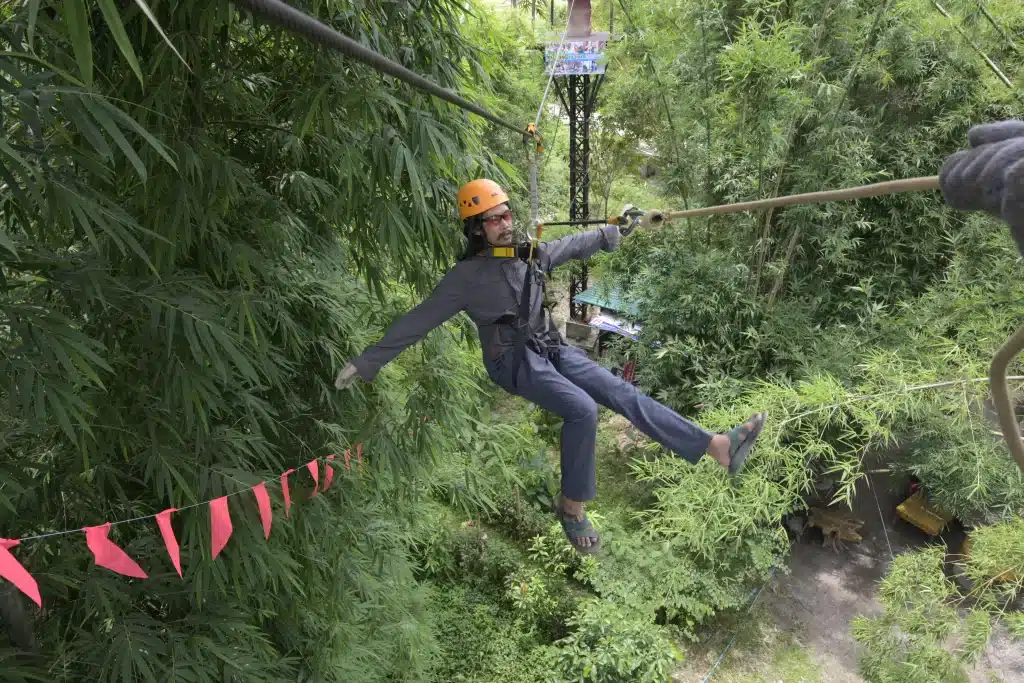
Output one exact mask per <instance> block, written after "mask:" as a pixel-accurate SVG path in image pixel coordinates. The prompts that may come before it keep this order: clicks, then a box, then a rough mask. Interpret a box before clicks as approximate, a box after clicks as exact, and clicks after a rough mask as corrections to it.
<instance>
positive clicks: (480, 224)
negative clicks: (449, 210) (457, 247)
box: [459, 216, 487, 261]
mask: <svg viewBox="0 0 1024 683" xmlns="http://www.w3.org/2000/svg"><path fill="white" fill-rule="evenodd" d="M462 234H463V235H464V236H465V237H466V250H465V251H464V252H462V256H460V257H459V260H460V261H465V260H466V259H468V258H473V257H474V256H476V255H477V254H479V253H480V252H481V251H483V250H484V249H485V248H486V247H487V233H485V232H484V219H483V218H482V217H480V216H470V217H469V218H467V219H466V220H464V221H463V222H462Z"/></svg>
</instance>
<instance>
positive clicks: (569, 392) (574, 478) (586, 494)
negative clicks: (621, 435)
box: [335, 180, 765, 553]
mask: <svg viewBox="0 0 1024 683" xmlns="http://www.w3.org/2000/svg"><path fill="white" fill-rule="evenodd" d="M508 201H509V200H508V196H506V194H505V192H504V191H503V190H502V189H501V188H500V187H499V186H498V185H497V183H495V182H493V181H490V180H474V181H472V182H470V183H467V184H466V185H464V186H463V187H462V188H461V189H460V190H459V193H458V204H459V216H460V218H461V219H462V221H463V230H464V233H465V236H466V251H465V253H464V254H463V256H462V257H461V258H460V259H459V262H458V263H457V264H456V265H455V267H454V268H452V269H451V270H450V271H448V273H447V274H446V275H445V276H444V277H443V278H442V279H441V282H440V283H438V285H437V287H436V288H435V289H434V291H433V292H432V293H431V294H430V297H429V298H428V299H427V300H426V301H424V302H423V303H421V304H420V305H418V306H416V307H415V308H414V309H413V310H412V311H410V312H409V313H407V314H406V315H404V316H403V317H402V318H400V319H399V320H398V321H396V322H395V323H394V324H393V325H392V326H391V327H390V328H389V329H388V331H387V332H386V333H385V335H384V337H383V338H382V339H381V340H380V341H379V342H377V343H376V344H374V345H373V346H371V347H370V348H368V349H366V350H365V351H364V352H363V354H362V355H361V356H359V357H358V358H355V359H354V360H352V361H351V362H350V363H347V364H346V365H345V367H344V369H342V371H341V372H340V373H339V374H338V378H337V380H336V381H335V387H337V388H338V389H344V388H346V387H348V386H349V385H351V384H352V382H354V381H355V378H356V376H357V375H358V376H359V377H361V378H362V379H363V380H365V381H367V382H370V381H373V379H374V377H376V376H377V373H378V372H379V371H380V369H381V368H382V367H384V366H385V365H386V364H387V363H389V362H390V361H391V360H392V359H394V358H395V357H396V356H397V355H398V354H399V353H401V352H402V351H403V350H404V349H406V348H407V347H409V346H412V345H413V344H415V343H416V342H418V341H419V340H421V339H423V337H425V336H426V335H427V333H428V332H430V331H431V330H432V329H434V328H435V327H438V326H439V325H441V324H442V323H444V322H445V321H447V320H448V319H450V318H452V317H453V316H455V315H456V314H457V313H459V312H461V311H465V312H466V313H468V314H469V317H470V318H471V319H472V320H473V322H474V323H475V324H476V326H477V329H478V331H479V334H480V346H481V347H482V349H483V360H484V366H485V367H486V369H487V374H488V376H489V377H490V378H491V379H492V380H493V381H494V382H495V383H496V384H497V385H498V386H500V387H501V388H502V389H504V390H505V391H507V392H509V393H510V394H514V395H516V396H521V397H523V398H525V399H526V400H528V401H530V402H532V403H534V404H536V405H537V406H539V407H540V408H542V409H544V410H548V411H550V412H552V413H554V414H556V415H558V416H559V417H561V418H562V420H563V421H564V422H563V425H562V438H561V465H562V491H561V494H560V495H559V497H558V500H557V501H556V504H555V510H556V514H557V515H558V519H559V521H560V522H561V524H562V529H563V530H564V531H565V534H566V536H567V537H568V539H569V541H570V542H571V543H572V545H573V547H574V548H576V549H577V550H578V551H580V552H583V553H594V552H596V551H597V550H598V549H599V547H600V537H599V536H598V534H597V532H596V531H595V530H594V527H593V525H592V524H591V523H590V521H589V520H588V519H587V515H586V512H585V511H584V508H583V503H584V502H585V501H588V500H592V499H593V498H594V496H595V495H596V488H597V477H596V470H595V466H596V463H595V456H594V446H595V442H596V437H597V405H598V404H601V405H603V406H605V407H606V408H609V409H610V410H613V411H615V412H616V413H618V414H620V415H622V416H623V417H625V418H626V419H628V420H629V421H630V422H631V423H632V424H633V425H634V426H635V427H636V428H637V429H639V430H640V431H641V432H643V433H644V434H646V435H647V436H649V437H650V438H651V439H653V440H654V441H656V442H658V443H659V444H661V445H662V446H664V447H665V448H666V449H668V450H670V451H672V452H674V453H676V454H677V455H678V456H680V457H681V458H683V459H685V460H687V461H689V462H691V463H696V462H697V461H698V460H700V458H701V456H703V455H704V454H705V453H707V454H709V455H710V456H711V457H713V458H714V459H715V460H716V461H717V462H718V463H719V464H720V465H722V467H724V468H726V469H728V471H729V473H730V474H736V473H738V472H739V470H740V468H741V467H742V466H743V463H744V461H745V460H746V458H747V456H748V455H749V453H750V451H751V449H752V448H753V445H754V441H755V440H756V439H757V437H758V436H759V435H760V433H761V430H762V428H763V427H764V420H765V414H764V413H755V414H754V415H752V416H751V417H750V419H748V420H747V422H745V423H744V424H742V425H739V426H738V427H735V428H733V429H732V430H730V431H729V432H727V433H725V434H711V433H710V432H707V431H705V430H703V429H701V428H700V427H699V426H697V425H695V424H694V423H692V422H690V421H688V420H687V419H686V418H684V417H682V416H680V415H678V414H677V413H675V412H674V411H672V410H671V409H669V408H667V407H665V406H663V405H662V404H660V403H658V402H657V401H655V400H654V399H652V398H650V397H649V396H647V395H645V394H642V393H640V392H639V391H637V390H636V388H635V387H634V386H633V385H631V384H629V383H627V382H625V381H623V380H622V379H620V378H618V377H616V376H615V375H613V374H612V373H611V372H609V371H608V370H606V369H605V368H603V367H601V366H600V365H598V364H597V363H595V362H594V361H592V360H590V359H589V358H588V357H587V356H586V354H585V353H583V352H582V351H581V350H579V349H577V348H576V347H574V346H570V345H568V344H566V343H565V341H564V340H563V339H562V336H561V334H560V333H559V332H558V328H557V327H556V326H555V325H554V323H553V321H552V320H551V316H550V314H549V313H548V311H547V310H546V309H545V308H544V307H543V305H542V301H543V293H542V289H543V285H544V282H545V276H546V275H547V274H548V273H550V272H551V271H552V270H553V269H555V268H557V267H558V266H560V265H562V264H564V263H566V262H568V261H570V260H572V259H578V260H583V259H586V258H589V257H591V256H593V255H594V254H596V253H597V252H598V251H599V250H604V251H614V250H615V249H616V248H617V247H618V245H619V240H620V239H621V237H622V235H621V233H620V232H619V228H618V226H616V225H608V226H606V227H604V228H601V229H599V230H591V231H588V232H584V233H580V234H576V235H571V236H569V237H564V238H562V239H560V240H555V241H554V242H548V243H545V244H541V245H539V246H537V247H536V248H535V250H534V252H533V254H532V257H533V260H532V261H530V260H529V246H528V245H522V246H521V245H515V244H513V231H512V212H511V210H510V209H509V207H508ZM527 273H532V275H531V277H532V282H530V283H529V284H527V281H526V276H527ZM524 290H532V291H529V292H528V295H529V302H528V303H527V301H526V299H525V298H524V297H523V292H524ZM521 299H522V301H521ZM521 311H527V315H526V316H525V317H526V318H527V320H526V321H523V322H524V325H523V326H522V327H520V318H521V316H520V313H521Z"/></svg>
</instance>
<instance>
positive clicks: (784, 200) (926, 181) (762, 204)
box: [648, 175, 939, 225]
mask: <svg viewBox="0 0 1024 683" xmlns="http://www.w3.org/2000/svg"><path fill="white" fill-rule="evenodd" d="M937 189H939V176H937V175H933V176H926V177H922V178H907V179H904V180H889V181H886V182H884V183H874V184H873V185H861V186H860V187H848V188H846V189H843V190H827V191H825V192H808V193H805V194H792V195H788V196H786V197H773V198H772V199H759V200H757V201H753V202H740V203H738V204H723V205H721V206H707V207H704V208H700V209H690V210H689V211H665V212H657V211H650V212H648V217H649V218H650V221H649V222H650V224H651V225H658V224H659V223H661V222H663V221H666V220H672V219H674V218H687V217H692V216H712V215H715V214H720V213H738V212H740V211H757V210H760V209H772V208H777V207H780V206H793V205H795V204H818V203H821V202H839V201H848V200H851V199H864V198H865V197H877V196H879V195H885V194H898V193H900V192H924V191H927V190H937Z"/></svg>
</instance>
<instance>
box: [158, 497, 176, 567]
mask: <svg viewBox="0 0 1024 683" xmlns="http://www.w3.org/2000/svg"><path fill="white" fill-rule="evenodd" d="M177 511H178V509H177V508H168V509H166V510H164V511H163V512H158V513H156V525H157V526H158V527H160V535H161V536H162V537H163V539H164V546H166V548H167V554H168V555H170V556H171V563H172V564H173V565H174V568H175V569H176V570H177V571H178V576H179V577H180V576H181V549H180V548H179V547H178V539H177V538H175V537H174V529H173V528H171V513H172V512H177Z"/></svg>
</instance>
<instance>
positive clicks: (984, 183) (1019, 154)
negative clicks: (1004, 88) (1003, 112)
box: [939, 120, 1024, 256]
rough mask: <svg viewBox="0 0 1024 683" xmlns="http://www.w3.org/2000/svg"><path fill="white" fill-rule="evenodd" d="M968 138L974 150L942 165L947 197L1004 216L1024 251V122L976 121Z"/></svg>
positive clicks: (958, 206)
mask: <svg viewBox="0 0 1024 683" xmlns="http://www.w3.org/2000/svg"><path fill="white" fill-rule="evenodd" d="M967 140H968V142H969V143H970V145H971V149H968V150H962V151H960V152H957V153H956V154H953V155H951V156H949V157H948V158H947V159H946V161H945V163H943V164H942V170H941V171H939V187H940V189H941V190H942V196H943V197H944V198H945V200H946V203H947V204H949V205H950V206H951V207H953V208H954V209H960V210H961V211H985V212H987V213H990V214H992V215H993V216H996V217H998V218H1002V219H1003V220H1004V221H1006V222H1007V223H1008V224H1009V226H1010V232H1011V234H1012V235H1013V239H1014V240H1015V241H1016V242H1017V249H1018V251H1020V253H1021V255H1022V256H1024V121H1014V120H1010V121H999V122H997V123H986V124H982V125H978V126H974V127H973V128H971V129H970V130H969V131H968V132H967Z"/></svg>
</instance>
